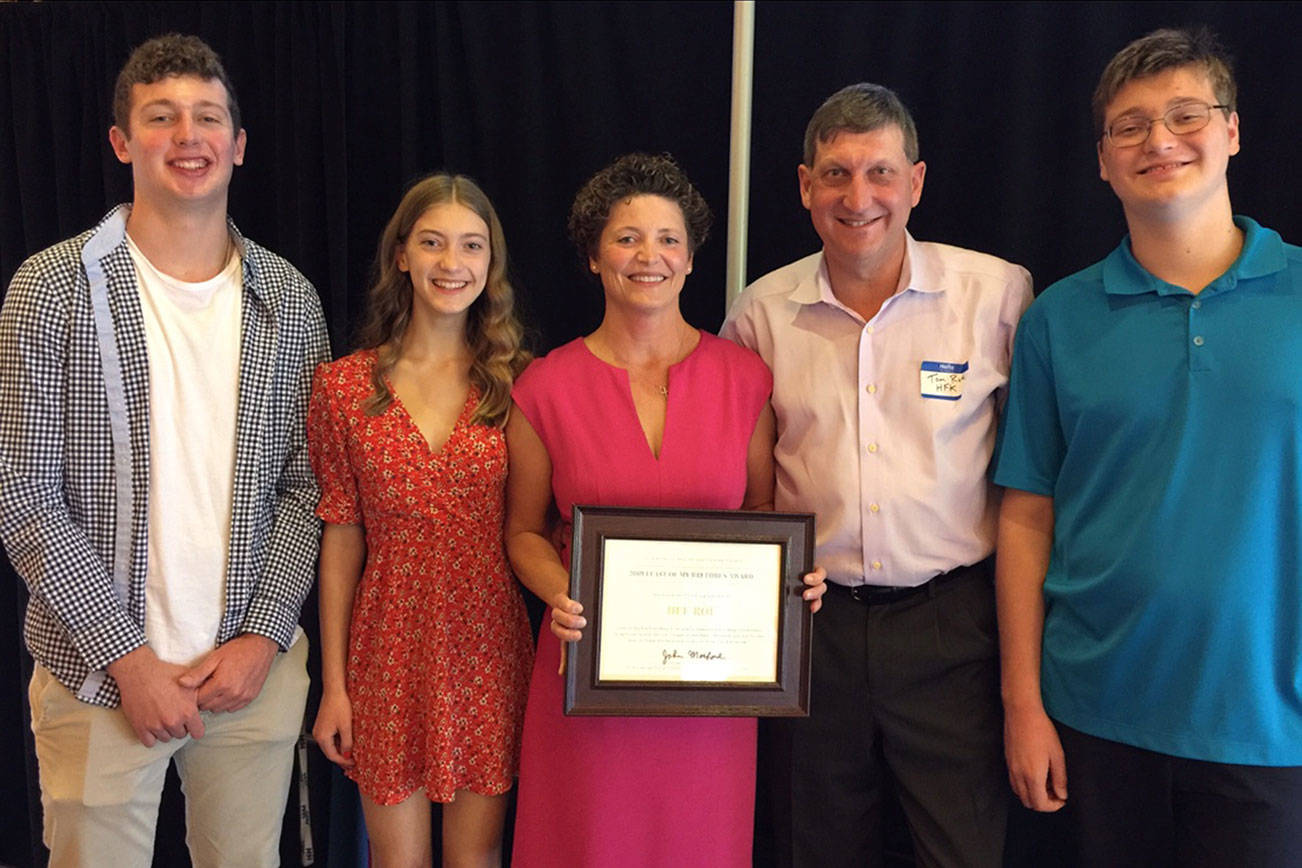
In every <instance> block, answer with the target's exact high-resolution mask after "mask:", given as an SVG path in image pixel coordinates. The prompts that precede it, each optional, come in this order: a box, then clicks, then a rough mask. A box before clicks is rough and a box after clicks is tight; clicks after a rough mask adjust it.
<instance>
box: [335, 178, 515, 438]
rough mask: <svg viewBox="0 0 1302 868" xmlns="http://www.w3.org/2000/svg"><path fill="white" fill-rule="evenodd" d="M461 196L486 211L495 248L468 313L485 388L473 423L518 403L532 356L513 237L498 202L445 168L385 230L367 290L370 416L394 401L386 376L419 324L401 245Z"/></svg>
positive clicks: (414, 190)
mask: <svg viewBox="0 0 1302 868" xmlns="http://www.w3.org/2000/svg"><path fill="white" fill-rule="evenodd" d="M447 202H455V203H457V204H458V205H464V206H465V207H467V208H469V209H470V210H471V211H473V212H475V213H476V214H478V215H479V217H480V219H482V220H483V221H484V223H486V224H487V225H488V249H489V254H490V259H489V265H488V278H487V281H486V283H485V285H484V291H483V292H481V293H480V294H479V297H478V298H476V299H475V301H474V302H473V303H472V304H471V305H470V311H469V315H468V316H467V317H466V343H467V344H468V345H469V346H470V351H471V355H472V356H473V361H472V362H471V366H470V381H471V382H472V383H474V384H475V386H476V387H478V389H479V394H480V397H479V405H478V406H477V407H475V412H474V414H473V415H472V416H471V419H470V421H471V424H482V425H495V426H501V425H503V424H505V422H506V414H507V410H508V409H510V406H511V383H512V382H513V381H514V380H515V377H516V375H517V374H519V373H520V371H522V370H523V369H524V366H525V365H526V364H527V363H528V362H529V359H530V354H529V352H528V351H527V350H526V349H524V347H523V346H522V329H521V328H520V322H519V320H518V319H516V316H515V309H514V308H515V292H514V291H513V290H512V289H511V283H510V281H509V280H507V276H506V238H505V237H504V236H503V234H502V224H501V222H500V221H499V220H498V219H497V212H496V211H495V210H494V209H493V203H492V202H490V201H489V200H488V196H487V195H485V194H484V191H483V190H481V189H480V188H479V186H478V185H477V184H476V183H475V182H474V181H472V180H470V179H469V178H467V177H465V176H464V175H450V174H446V173H441V174H437V175H430V176H429V177H427V178H424V179H422V180H420V181H417V182H416V183H415V184H413V185H412V187H411V188H410V189H409V190H408V191H407V193H406V195H404V196H403V197H402V201H401V202H399V203H398V208H397V210H396V211H394V212H393V216H392V217H390V218H389V223H388V225H387V226H385V227H384V232H383V233H382V234H381V235H380V243H379V247H378V249H377V251H376V254H375V265H374V277H373V279H372V281H371V287H370V290H369V291H368V293H367V296H368V303H367V309H366V320H365V322H364V324H363V326H362V330H361V340H360V341H359V345H360V346H361V348H363V349H374V350H376V359H375V366H374V368H373V369H372V371H371V385H372V387H373V388H374V390H375V391H374V393H373V394H372V395H371V397H370V398H369V399H368V400H367V402H366V406H365V410H366V413H367V414H368V415H371V416H378V415H379V414H381V413H383V412H384V411H385V410H386V409H388V407H389V405H390V404H391V403H393V393H392V392H391V391H389V386H388V384H387V383H386V382H385V379H384V378H385V375H386V374H388V372H389V371H390V370H392V369H393V366H394V364H395V363H396V362H397V361H398V353H399V349H400V345H401V342H402V336H403V334H404V333H405V332H406V331H407V325H408V324H409V323H410V322H411V303H412V286H411V276H410V275H408V274H407V273H406V272H404V271H400V270H399V269H398V248H400V247H401V246H402V245H403V244H405V243H406V242H407V236H408V235H410V234H411V230H412V227H413V226H415V225H416V221H417V220H419V219H420V216H421V215H422V214H424V213H425V212H426V211H428V210H429V209H430V208H433V207H434V206H436V205H442V204H444V203H447Z"/></svg>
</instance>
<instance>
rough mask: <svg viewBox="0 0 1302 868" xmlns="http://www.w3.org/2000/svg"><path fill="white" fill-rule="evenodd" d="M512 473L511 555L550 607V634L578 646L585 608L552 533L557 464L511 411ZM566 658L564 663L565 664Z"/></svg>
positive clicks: (508, 482)
mask: <svg viewBox="0 0 1302 868" xmlns="http://www.w3.org/2000/svg"><path fill="white" fill-rule="evenodd" d="M506 447H507V454H508V456H509V458H510V463H511V472H510V474H509V475H508V476H507V479H506V554H507V557H508V558H510V560H511V568H512V569H513V570H514V571H515V574H516V576H518V577H519V579H520V581H521V582H523V583H524V586H525V587H526V588H528V589H529V590H531V591H533V592H534V594H536V595H537V596H538V599H540V600H542V601H543V602H544V603H546V604H547V605H548V606H550V607H551V620H550V625H551V631H552V633H553V634H555V636H556V638H558V639H560V640H561V641H562V642H576V641H578V640H579V639H580V638H582V636H583V634H582V633H581V632H580V631H581V630H582V629H583V628H584V627H586V626H587V623H588V622H587V619H585V618H584V617H583V615H582V612H583V607H582V606H580V605H579V604H578V603H577V602H575V601H574V600H571V599H570V597H569V589H570V575H569V571H567V570H566V569H565V565H564V564H562V563H561V558H560V555H558V554H557V553H556V548H555V547H554V546H553V545H552V544H551V540H550V539H549V534H548V532H547V508H548V507H549V506H550V505H551V502H552V462H551V458H550V457H549V456H548V455H547V447H545V446H544V445H543V442H542V440H541V439H540V438H539V437H538V432H536V431H534V429H533V426H532V425H530V424H529V420H528V419H526V418H525V417H524V414H523V413H521V412H520V408H519V407H517V406H514V405H512V407H511V416H510V419H509V420H508V421H507V423H506ZM564 659H565V658H564V655H562V657H561V660H562V661H564Z"/></svg>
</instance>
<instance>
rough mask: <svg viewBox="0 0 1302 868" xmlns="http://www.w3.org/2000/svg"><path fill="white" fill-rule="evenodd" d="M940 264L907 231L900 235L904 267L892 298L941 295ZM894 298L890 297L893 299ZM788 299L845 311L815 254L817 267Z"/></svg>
mask: <svg viewBox="0 0 1302 868" xmlns="http://www.w3.org/2000/svg"><path fill="white" fill-rule="evenodd" d="M941 272H942V268H941V264H940V262H939V261H938V260H937V259H936V257H934V256H930V255H928V252H927V250H926V248H924V247H923V246H922V245H920V244H919V243H918V242H917V241H915V240H914V238H913V236H912V235H911V234H909V233H908V232H905V233H904V264H903V265H902V266H901V267H900V283H899V286H897V287H896V289H895V295H900V294H901V293H903V292H904V291H906V290H912V291H914V292H944V288H943V284H942V280H941ZM893 297H894V296H892V298H893ZM790 298H791V300H792V301H794V302H796V303H797V304H818V303H819V302H822V303H824V304H830V305H832V306H833V307H839V308H843V309H846V310H848V308H846V307H845V305H843V304H841V302H840V301H839V300H838V299H837V297H836V295H835V294H833V292H832V281H831V280H830V279H829V278H828V276H827V256H826V255H825V254H822V253H820V254H819V255H818V268H816V269H814V270H813V271H812V272H809V273H808V274H807V275H806V276H805V277H804V278H803V279H802V280H801V281H800V283H798V284H796V288H795V290H794V291H793V292H792V293H791V296H790Z"/></svg>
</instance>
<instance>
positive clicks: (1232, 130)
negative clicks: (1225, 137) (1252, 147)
mask: <svg viewBox="0 0 1302 868" xmlns="http://www.w3.org/2000/svg"><path fill="white" fill-rule="evenodd" d="M1225 128H1226V130H1227V131H1228V132H1229V135H1230V156H1231V157H1232V156H1234V155H1235V154H1237V153H1238V152H1239V113H1238V112H1230V116H1229V117H1228V118H1226V120H1225Z"/></svg>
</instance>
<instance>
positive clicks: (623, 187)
mask: <svg viewBox="0 0 1302 868" xmlns="http://www.w3.org/2000/svg"><path fill="white" fill-rule="evenodd" d="M634 196H660V197H662V198H664V199H668V200H669V201H670V202H673V203H674V204H675V205H677V206H678V209H679V210H680V211H682V212H683V223H684V225H686V227H687V249H688V252H690V253H695V252H696V250H697V248H698V247H700V246H701V245H702V244H704V243H705V239H706V238H707V237H709V234H710V223H711V222H712V221H713V217H712V216H711V215H710V206H709V205H707V204H705V198H704V197H703V196H702V195H701V194H700V193H699V192H698V191H697V189H696V188H695V187H693V186H692V182H691V181H690V180H688V178H687V173H686V172H684V171H683V170H682V168H680V167H679V165H678V163H676V162H674V158H673V157H672V156H670V155H669V154H625V155H624V156H622V157H620V158H619V159H617V160H615V162H613V163H611V164H610V165H609V166H607V167H606V168H604V169H602V170H601V171H599V172H597V174H595V175H593V176H592V177H591V178H589V179H588V180H587V182H586V183H584V185H583V186H582V187H580V188H579V192H578V193H577V194H575V196H574V204H573V205H571V206H570V219H569V223H568V228H569V232H570V240H571V241H573V242H574V246H575V248H576V249H577V250H578V252H579V258H580V259H582V260H583V262H584V263H587V261H588V259H589V257H591V256H592V255H593V254H594V253H596V251H597V247H598V245H599V243H600V241H601V233H602V231H603V230H604V229H605V228H606V223H608V222H609V221H610V211H611V209H612V208H614V207H615V205H616V204H617V203H619V202H622V201H624V200H626V199H630V198H632V197H634Z"/></svg>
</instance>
